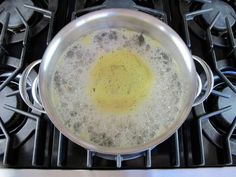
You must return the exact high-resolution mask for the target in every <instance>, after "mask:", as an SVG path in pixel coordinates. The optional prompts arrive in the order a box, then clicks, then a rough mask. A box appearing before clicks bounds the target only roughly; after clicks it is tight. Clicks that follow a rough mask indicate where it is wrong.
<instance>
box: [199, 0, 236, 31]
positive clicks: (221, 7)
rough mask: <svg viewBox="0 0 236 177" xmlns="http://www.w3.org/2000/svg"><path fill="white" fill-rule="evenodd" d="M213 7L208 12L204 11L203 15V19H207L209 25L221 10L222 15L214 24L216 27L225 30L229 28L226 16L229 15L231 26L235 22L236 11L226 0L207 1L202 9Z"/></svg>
mask: <svg viewBox="0 0 236 177" xmlns="http://www.w3.org/2000/svg"><path fill="white" fill-rule="evenodd" d="M209 8H213V10H212V11H210V12H208V13H204V14H203V15H202V17H203V19H204V20H205V21H206V23H207V24H208V25H210V24H211V23H212V21H213V20H214V18H215V17H216V15H217V14H218V12H220V13H221V14H220V16H219V18H218V19H217V21H216V22H215V24H214V26H213V27H214V28H215V29H217V30H225V29H227V26H226V23H225V18H226V17H228V19H229V23H230V26H233V25H234V23H235V18H236V13H235V11H234V9H233V8H232V7H231V6H230V5H229V4H227V3H226V2H224V1H219V0H215V1H212V2H211V3H205V4H203V6H202V8H201V9H202V10H205V9H209Z"/></svg>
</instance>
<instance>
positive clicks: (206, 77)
mask: <svg viewBox="0 0 236 177" xmlns="http://www.w3.org/2000/svg"><path fill="white" fill-rule="evenodd" d="M192 57H193V59H194V61H195V63H198V64H199V66H201V71H202V72H201V73H197V82H198V83H197V84H198V89H197V93H196V97H195V100H194V103H193V106H196V105H199V104H201V103H202V102H203V101H205V100H206V99H207V98H208V96H209V95H210V93H211V92H212V90H213V86H214V77H213V73H212V71H211V68H210V67H209V66H208V64H207V63H206V62H205V61H204V60H203V59H201V58H200V57H198V56H195V55H193V56H192Z"/></svg>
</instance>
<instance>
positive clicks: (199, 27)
mask: <svg viewBox="0 0 236 177" xmlns="http://www.w3.org/2000/svg"><path fill="white" fill-rule="evenodd" d="M179 2H180V3H179V8H180V12H181V14H182V15H183V17H184V20H185V22H184V29H185V30H188V28H189V29H190V30H191V31H192V32H193V33H194V34H195V35H196V36H198V37H199V38H201V39H203V40H208V37H207V30H208V28H209V27H210V26H211V23H212V22H213V21H214V20H216V21H215V23H214V24H213V26H212V27H213V28H212V29H211V30H210V32H211V35H212V37H211V38H212V39H211V40H212V43H213V44H214V45H217V46H221V47H228V46H230V45H231V44H230V40H231V39H230V37H229V35H231V33H232V34H234V32H236V31H235V21H236V13H235V11H234V8H233V7H232V6H233V3H232V2H231V1H227V2H226V1H222V0H215V1H198V0H192V1H186V0H180V1H179ZM217 16H218V17H217ZM226 17H227V18H226ZM226 19H227V20H228V22H229V23H228V24H229V25H227V23H226ZM185 32H186V31H185ZM186 33H189V31H187V32H186ZM185 35H186V36H185V37H186V40H187V43H189V40H190V39H189V35H188V34H185ZM188 45H190V44H188Z"/></svg>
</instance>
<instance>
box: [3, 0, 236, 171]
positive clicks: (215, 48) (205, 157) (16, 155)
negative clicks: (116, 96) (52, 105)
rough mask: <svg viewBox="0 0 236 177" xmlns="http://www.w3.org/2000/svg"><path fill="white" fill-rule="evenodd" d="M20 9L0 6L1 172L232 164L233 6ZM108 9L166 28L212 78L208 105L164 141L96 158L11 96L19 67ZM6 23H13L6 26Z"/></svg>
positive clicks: (81, 4)
mask: <svg viewBox="0 0 236 177" xmlns="http://www.w3.org/2000/svg"><path fill="white" fill-rule="evenodd" d="M26 2H28V0H27V1H20V2H18V3H19V4H18V3H17V4H15V6H14V7H12V8H10V9H7V10H6V8H2V7H4V6H6V2H5V1H3V2H2V3H1V4H0V9H3V10H2V11H0V12H1V13H0V22H1V24H2V29H1V36H0V56H1V60H0V61H1V62H0V90H1V92H0V166H1V168H24V169H25V168H31V169H32V168H33V169H38V168H40V169H41V168H43V169H84V170H88V169H104V170H116V169H120V168H122V169H150V168H151V169H160V168H168V169H172V168H190V167H220V166H235V165H236V156H235V154H236V145H235V143H236V130H235V126H236V119H235V116H236V112H235V105H236V98H235V93H236V89H235V86H234V85H235V84H236V83H235V82H236V64H235V59H236V53H235V46H236V45H235V37H234V32H236V29H235V10H236V6H235V3H234V2H233V1H223V0H216V1H212V2H211V1H206V0H201V1H200V0H192V1H190V0H169V1H166V0H121V1H114V0H70V1H60V0H48V1H47V0H40V1H33V0H32V1H31V2H30V3H26ZM7 3H11V1H8V2H7ZM21 3H22V4H21ZM219 5H220V7H222V8H219ZM7 7H8V8H9V5H8V6H7ZM111 7H114V8H115V7H116V8H132V9H134V10H140V11H144V12H146V13H149V14H151V15H153V16H155V17H156V18H159V19H161V20H162V21H164V22H166V23H168V24H169V25H170V26H171V27H172V28H174V30H176V31H177V32H178V33H179V35H180V36H181V37H182V38H183V39H184V40H185V42H186V44H187V46H188V47H189V49H190V50H191V52H192V53H193V54H194V55H197V56H199V57H201V58H203V59H204V60H205V61H206V62H207V63H208V64H209V65H210V67H211V69H212V70H213V72H214V75H215V77H214V79H215V86H214V90H213V92H212V94H211V95H210V97H209V99H207V100H206V101H205V102H204V103H203V104H200V105H198V106H196V107H194V108H193V110H192V112H191V113H190V115H189V117H188V119H187V120H186V122H185V123H184V124H183V126H182V127H181V128H180V129H179V130H178V131H176V133H175V134H174V135H173V136H172V137H171V138H169V139H168V140H166V141H165V142H163V143H162V144H160V145H158V146H156V147H154V148H153V149H149V150H147V151H145V152H142V153H138V154H132V155H128V156H104V155H103V154H98V153H96V152H91V151H87V150H86V149H84V148H82V147H80V146H78V145H76V144H74V143H73V142H71V141H70V140H68V139H67V138H66V137H64V136H63V135H62V134H61V133H60V132H59V131H58V130H57V129H56V128H55V127H54V126H53V124H52V123H51V122H50V120H49V118H48V117H47V115H43V114H40V113H37V112H34V111H32V110H31V109H29V108H28V107H27V106H26V105H25V104H24V102H23V100H22V99H21V98H20V96H19V90H18V84H19V78H20V76H21V73H22V71H23V70H24V68H25V67H26V66H27V65H28V64H30V63H31V62H32V61H34V60H37V59H40V58H41V57H42V55H43V52H44V51H45V49H46V47H47V44H48V43H49V42H50V40H51V38H52V37H53V36H54V35H55V34H56V33H57V32H58V31H59V30H60V29H61V28H62V27H63V26H64V25H66V24H67V23H69V22H70V21H71V20H73V19H75V18H77V17H79V16H80V15H83V14H85V13H88V12H91V11H94V10H98V9H102V8H111ZM223 8H225V9H223ZM25 9H31V10H32V13H27V14H24V11H25ZM13 11H14V12H13ZM27 12H28V11H27ZM229 12H230V13H229ZM12 14H14V15H12ZM14 16H17V18H16V19H12V18H14ZM15 22H17V23H15ZM7 24H8V25H7ZM36 73H37V68H36V69H35V71H34V72H33V73H31V75H30V77H29V78H28V82H27V90H28V91H29V95H30V90H31V86H32V82H33V80H34V79H35V76H36ZM30 100H32V98H30ZM0 174H1V173H0ZM3 174H5V173H3Z"/></svg>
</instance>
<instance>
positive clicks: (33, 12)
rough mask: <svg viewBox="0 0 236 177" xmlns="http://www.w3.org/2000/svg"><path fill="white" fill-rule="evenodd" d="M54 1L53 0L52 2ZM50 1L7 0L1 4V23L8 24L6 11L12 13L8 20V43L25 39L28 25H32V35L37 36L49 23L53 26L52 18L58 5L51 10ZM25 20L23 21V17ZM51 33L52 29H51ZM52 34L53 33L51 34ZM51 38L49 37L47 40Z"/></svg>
mask: <svg viewBox="0 0 236 177" xmlns="http://www.w3.org/2000/svg"><path fill="white" fill-rule="evenodd" d="M52 3H53V2H52ZM49 7H51V6H50V2H47V1H43V0H40V1H36V0H32V1H31V0H19V1H13V0H10V1H8V0H5V1H4V2H2V4H0V10H1V11H0V23H2V25H3V26H4V25H6V24H5V23H6V19H5V18H6V13H7V12H8V13H10V18H9V22H8V33H7V35H6V43H16V42H20V41H22V40H23V39H24V35H25V32H26V26H25V24H24V23H27V25H28V26H29V27H30V37H33V36H36V35H37V34H38V33H39V32H41V31H42V30H43V29H44V28H45V27H46V26H48V24H50V25H49V26H50V28H52V27H51V26H52V23H53V22H51V20H53V16H54V12H55V11H56V7H54V6H52V7H51V8H52V9H50V10H51V11H50V10H48V8H49ZM21 16H22V17H23V18H24V20H25V22H24V23H23V20H22V17H21ZM49 31H50V33H51V30H49ZM50 35H51V34H50ZM49 40H50V39H47V42H48V41H49Z"/></svg>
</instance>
